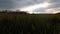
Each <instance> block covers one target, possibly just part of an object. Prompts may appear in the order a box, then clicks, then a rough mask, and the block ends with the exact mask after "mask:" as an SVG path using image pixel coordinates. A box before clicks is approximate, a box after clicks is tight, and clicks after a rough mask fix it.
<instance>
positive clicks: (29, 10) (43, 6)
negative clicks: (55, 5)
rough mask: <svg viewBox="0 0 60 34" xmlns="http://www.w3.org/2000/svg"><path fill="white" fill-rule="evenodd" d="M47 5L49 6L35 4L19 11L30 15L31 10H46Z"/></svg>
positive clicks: (45, 3)
mask: <svg viewBox="0 0 60 34" xmlns="http://www.w3.org/2000/svg"><path fill="white" fill-rule="evenodd" d="M49 5H50V3H48V2H43V3H40V4H35V5H31V6H28V7H24V8H21V9H20V10H21V11H28V12H30V13H32V12H33V11H32V10H34V9H37V8H47V7H48V6H49Z"/></svg>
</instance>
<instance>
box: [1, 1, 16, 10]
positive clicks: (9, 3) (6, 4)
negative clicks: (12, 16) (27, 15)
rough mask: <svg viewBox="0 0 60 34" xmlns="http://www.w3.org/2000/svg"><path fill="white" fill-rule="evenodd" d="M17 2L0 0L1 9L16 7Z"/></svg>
mask: <svg viewBox="0 0 60 34" xmlns="http://www.w3.org/2000/svg"><path fill="white" fill-rule="evenodd" d="M14 6H16V5H15V3H14V1H12V0H0V8H1V9H10V8H14Z"/></svg>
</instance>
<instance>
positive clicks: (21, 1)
mask: <svg viewBox="0 0 60 34" xmlns="http://www.w3.org/2000/svg"><path fill="white" fill-rule="evenodd" d="M43 1H44V0H0V8H1V9H15V8H21V7H25V6H30V5H33V4H36V3H41V2H43Z"/></svg>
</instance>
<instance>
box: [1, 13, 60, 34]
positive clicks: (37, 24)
mask: <svg viewBox="0 0 60 34" xmlns="http://www.w3.org/2000/svg"><path fill="white" fill-rule="evenodd" d="M0 32H1V33H2V34H21V32H23V34H27V32H30V34H60V15H59V14H58V15H57V14H54V15H53V14H44V15H43V14H41V15H34V14H31V15H28V14H25V15H23V14H16V13H14V14H11V13H0Z"/></svg>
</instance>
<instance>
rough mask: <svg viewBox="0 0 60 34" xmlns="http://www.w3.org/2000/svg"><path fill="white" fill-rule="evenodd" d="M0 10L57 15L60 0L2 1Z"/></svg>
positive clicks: (59, 8)
mask: <svg viewBox="0 0 60 34" xmlns="http://www.w3.org/2000/svg"><path fill="white" fill-rule="evenodd" d="M44 2H45V3H46V4H45V3H44ZM0 9H19V10H22V11H29V12H30V11H33V12H45V13H56V12H59V11H60V0H0Z"/></svg>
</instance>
